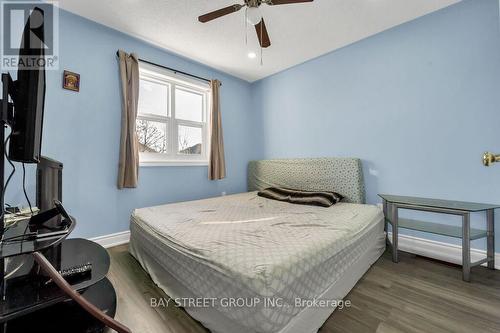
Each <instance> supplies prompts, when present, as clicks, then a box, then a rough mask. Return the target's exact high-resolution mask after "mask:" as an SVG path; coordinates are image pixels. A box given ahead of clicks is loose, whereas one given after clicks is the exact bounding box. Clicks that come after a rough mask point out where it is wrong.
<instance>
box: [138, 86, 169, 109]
mask: <svg viewBox="0 0 500 333" xmlns="http://www.w3.org/2000/svg"><path fill="white" fill-rule="evenodd" d="M138 112H139V113H140V114H148V115H155V116H163V117H167V116H168V87H167V86H166V85H163V84H159V83H155V82H151V81H147V80H141V81H140V84H139V110H138Z"/></svg>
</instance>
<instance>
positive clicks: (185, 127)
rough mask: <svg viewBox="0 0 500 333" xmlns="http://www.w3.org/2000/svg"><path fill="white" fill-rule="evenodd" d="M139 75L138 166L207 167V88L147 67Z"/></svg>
mask: <svg viewBox="0 0 500 333" xmlns="http://www.w3.org/2000/svg"><path fill="white" fill-rule="evenodd" d="M139 71H140V84H139V108H138V112H137V122H136V132H137V138H138V141H139V155H140V156H139V159H140V162H141V165H206V164H208V151H207V149H208V146H207V142H208V126H207V123H208V121H207V118H208V111H207V110H208V105H209V104H208V103H209V97H210V87H209V85H208V84H204V83H201V82H199V81H197V80H189V79H187V78H185V77H180V76H178V75H175V74H174V73H172V72H170V71H168V70H166V69H163V68H160V67H156V66H153V65H149V64H144V63H140V67H139Z"/></svg>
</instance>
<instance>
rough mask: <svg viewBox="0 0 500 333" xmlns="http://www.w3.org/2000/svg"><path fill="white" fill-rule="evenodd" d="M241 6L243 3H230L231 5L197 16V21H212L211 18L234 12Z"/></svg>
mask: <svg viewBox="0 0 500 333" xmlns="http://www.w3.org/2000/svg"><path fill="white" fill-rule="evenodd" d="M243 7H244V6H243V5H232V6H228V7H225V8H222V9H219V10H215V11H213V12H210V13H208V14H205V15H201V16H200V17H198V21H200V22H202V23H205V22H208V21H212V20H215V19H216V18H219V17H221V16H225V15H228V14H232V13H235V12H237V11H239V10H240V9H241V8H243Z"/></svg>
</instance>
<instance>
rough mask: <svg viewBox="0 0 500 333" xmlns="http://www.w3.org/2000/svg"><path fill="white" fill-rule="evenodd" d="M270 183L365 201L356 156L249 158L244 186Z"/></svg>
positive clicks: (251, 187) (253, 188)
mask: <svg viewBox="0 0 500 333" xmlns="http://www.w3.org/2000/svg"><path fill="white" fill-rule="evenodd" d="M271 186H280V187H286V188H293V189H298V190H309V191H320V190H322V191H334V192H337V193H340V194H342V195H343V196H344V197H345V199H344V201H346V202H352V203H365V187H364V182H363V170H362V167H361V161H360V160H359V159H357V158H336V157H332V158H301V159H280V160H262V161H251V162H250V163H249V164H248V190H249V191H259V190H262V189H264V188H267V187H271Z"/></svg>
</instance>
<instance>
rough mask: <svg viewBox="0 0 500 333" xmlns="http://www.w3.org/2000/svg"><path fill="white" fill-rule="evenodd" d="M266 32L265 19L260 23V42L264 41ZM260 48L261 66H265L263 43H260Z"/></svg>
mask: <svg viewBox="0 0 500 333" xmlns="http://www.w3.org/2000/svg"><path fill="white" fill-rule="evenodd" d="M263 31H264V18H262V21H260V40H262V37H263V36H262V32H263ZM259 46H260V65H261V66H264V48H263V47H262V43H261V42H260V41H259Z"/></svg>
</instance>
